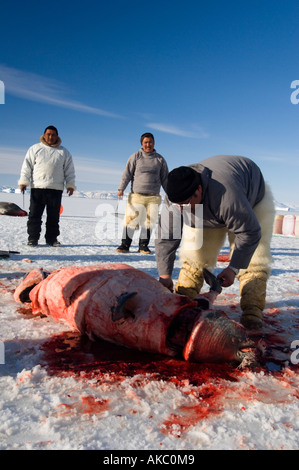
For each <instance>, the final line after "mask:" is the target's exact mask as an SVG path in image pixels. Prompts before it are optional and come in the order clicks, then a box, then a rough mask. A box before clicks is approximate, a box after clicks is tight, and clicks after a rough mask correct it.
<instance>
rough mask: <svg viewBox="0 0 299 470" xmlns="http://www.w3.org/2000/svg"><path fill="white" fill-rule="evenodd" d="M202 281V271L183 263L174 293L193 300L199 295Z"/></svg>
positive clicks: (193, 265)
mask: <svg viewBox="0 0 299 470" xmlns="http://www.w3.org/2000/svg"><path fill="white" fill-rule="evenodd" d="M203 281H204V279H203V274H202V269H201V268H200V267H198V266H196V265H195V264H192V263H187V262H186V261H184V263H183V266H182V268H181V270H180V274H179V278H178V282H177V285H176V293H177V294H180V295H186V296H187V297H189V299H193V298H194V297H195V296H196V295H197V294H199V292H200V290H201V288H202V285H203Z"/></svg>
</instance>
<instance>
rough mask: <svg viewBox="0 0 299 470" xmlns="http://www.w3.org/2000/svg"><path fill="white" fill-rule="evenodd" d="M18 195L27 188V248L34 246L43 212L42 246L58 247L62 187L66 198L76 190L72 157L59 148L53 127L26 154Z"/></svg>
mask: <svg viewBox="0 0 299 470" xmlns="http://www.w3.org/2000/svg"><path fill="white" fill-rule="evenodd" d="M18 184H19V186H20V189H21V192H24V191H25V190H26V187H27V186H29V185H30V186H31V191H30V208H29V217H28V223H27V232H28V245H29V246H36V245H37V244H38V240H39V237H40V232H41V226H42V215H43V212H44V210H45V208H47V221H46V233H45V239H46V243H47V244H48V245H50V246H59V245H60V242H59V241H58V240H57V237H58V235H59V217H60V207H61V198H62V192H63V189H64V184H65V185H66V189H67V193H68V195H69V196H71V195H72V194H73V191H74V190H75V189H76V186H75V169H74V164H73V159H72V155H71V154H70V152H69V151H68V150H67V149H66V148H65V147H63V146H62V145H61V139H60V137H59V136H58V131H57V129H56V127H54V126H48V127H47V128H46V129H45V131H44V134H43V135H42V136H41V137H40V142H39V143H38V144H35V145H32V146H31V147H30V148H29V150H28V152H27V153H26V156H25V159H24V162H23V165H22V169H21V176H20V179H19V181H18Z"/></svg>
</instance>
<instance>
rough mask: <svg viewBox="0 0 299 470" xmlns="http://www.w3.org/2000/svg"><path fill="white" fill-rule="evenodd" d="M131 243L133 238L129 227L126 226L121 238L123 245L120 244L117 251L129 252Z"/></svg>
mask: <svg viewBox="0 0 299 470" xmlns="http://www.w3.org/2000/svg"><path fill="white" fill-rule="evenodd" d="M131 243H132V238H131V237H130V236H129V234H128V228H127V227H125V228H124V231H123V238H122V240H121V245H119V247H118V248H116V251H117V252H118V253H129V251H130V246H131Z"/></svg>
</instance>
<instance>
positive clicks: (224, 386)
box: [0, 193, 299, 451]
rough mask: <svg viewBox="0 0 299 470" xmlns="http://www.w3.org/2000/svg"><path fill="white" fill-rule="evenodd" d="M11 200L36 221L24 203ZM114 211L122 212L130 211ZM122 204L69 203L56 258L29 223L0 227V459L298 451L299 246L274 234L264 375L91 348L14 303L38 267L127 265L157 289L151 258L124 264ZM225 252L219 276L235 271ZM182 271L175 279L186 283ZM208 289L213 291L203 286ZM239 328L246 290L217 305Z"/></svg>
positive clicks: (260, 369) (99, 345)
mask: <svg viewBox="0 0 299 470" xmlns="http://www.w3.org/2000/svg"><path fill="white" fill-rule="evenodd" d="M1 199H2V200H3V201H9V202H14V203H16V204H18V205H19V206H21V207H22V208H24V209H25V210H28V205H29V196H28V195H26V196H25V205H27V208H26V207H23V204H22V203H23V201H22V197H21V195H18V194H4V193H1ZM122 204H123V206H122V205H120V206H118V207H117V212H122V213H123V211H124V204H125V202H124V201H123V203H122ZM115 208H116V201H112V200H111V201H110V200H106V201H103V200H96V199H88V198H76V197H72V198H68V197H64V198H63V213H62V216H61V224H60V226H61V235H60V237H59V240H60V241H61V243H62V246H61V247H59V248H54V247H48V246H46V244H45V241H44V239H43V234H44V229H43V232H42V238H41V240H40V244H39V246H38V247H35V248H32V247H28V246H27V245H26V242H27V234H26V223H27V218H26V217H20V218H19V217H9V216H0V235H1V238H0V250H6V251H9V250H10V251H17V252H19V253H10V256H9V257H8V258H1V259H0V291H1V298H0V449H2V450H5V449H20V450H21V449H36V450H37V449H48V450H57V449H102V450H108V449H109V450H116V449H118V450H142V449H150V450H181V451H184V450H185V451H187V450H202V449H297V448H298V447H299V433H298V427H299V416H298V399H299V392H298V385H299V380H298V363H299V350H298V349H296V348H297V347H298V346H299V316H298V314H299V298H298V291H299V289H298V287H299V285H298V282H299V272H298V271H299V266H298V256H299V238H296V237H292V236H283V235H274V236H273V239H272V255H273V269H272V275H271V278H270V280H269V282H268V290H267V303H266V309H265V326H264V328H263V330H262V331H261V332H260V333H259V334H257V333H256V332H255V333H254V334H251V337H252V339H253V340H254V341H255V342H256V344H257V345H258V348H259V351H260V353H261V360H260V363H259V364H258V366H256V367H254V368H253V367H248V368H245V369H238V368H235V367H233V366H231V365H230V364H225V365H223V364H222V365H218V364H213V365H212V364H195V363H190V362H186V361H183V360H180V359H178V358H171V357H166V356H163V355H160V354H149V353H145V352H142V353H141V352H139V351H136V350H131V349H127V348H124V347H120V346H116V345H113V344H110V343H107V342H104V341H96V342H91V341H90V340H89V339H88V338H87V337H85V336H80V335H79V333H77V332H74V331H72V330H70V329H69V328H68V327H67V326H65V325H61V324H58V323H55V322H54V321H52V320H51V319H50V318H48V317H43V316H38V317H33V316H32V315H31V313H30V310H28V309H26V308H23V307H22V306H21V305H19V304H17V303H16V302H15V301H14V299H13V293H14V290H15V289H16V287H17V286H18V285H19V284H20V282H21V281H22V279H23V277H24V275H25V274H26V273H27V272H29V271H31V270H32V269H35V268H43V269H45V270H47V271H52V270H54V269H57V268H60V267H62V266H88V265H93V264H98V263H127V264H129V265H131V266H133V267H135V268H138V269H140V270H142V271H144V272H146V273H148V274H150V275H151V276H153V277H155V278H157V270H156V263H155V256H154V243H153V239H152V241H151V245H150V247H151V249H152V251H153V254H152V255H144V254H139V253H137V248H138V247H137V238H136V239H135V240H134V241H133V246H132V249H131V252H130V253H129V254H126V255H124V254H119V253H116V251H115V249H116V247H117V246H118V244H119V241H120V236H121V218H118V217H116V216H115ZM227 251H228V247H224V249H223V250H222V253H221V256H220V257H219V258H218V263H217V267H216V269H215V273H216V274H217V271H218V272H219V270H220V269H222V268H223V267H224V266H225V265H226V263H227V256H226V254H227ZM179 266H180V264H179V260H177V261H176V264H175V270H174V280H176V279H177V277H178V273H179ZM204 290H208V286H204ZM215 306H216V307H217V309H220V310H223V311H224V312H225V313H226V314H227V315H228V316H229V317H230V318H232V319H233V320H237V321H238V320H239V317H240V308H239V296H238V281H236V282H235V285H234V286H232V287H230V288H228V289H223V291H222V293H221V294H220V295H219V296H218V298H217V299H216V302H215Z"/></svg>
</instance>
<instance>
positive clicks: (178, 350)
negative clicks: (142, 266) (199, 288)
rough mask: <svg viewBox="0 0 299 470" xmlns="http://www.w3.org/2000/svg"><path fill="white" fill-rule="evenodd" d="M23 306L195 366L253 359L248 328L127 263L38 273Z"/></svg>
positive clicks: (22, 289)
mask: <svg viewBox="0 0 299 470" xmlns="http://www.w3.org/2000/svg"><path fill="white" fill-rule="evenodd" d="M14 298H15V300H16V301H17V302H21V303H31V309H32V313H33V314H34V315H37V314H44V315H47V316H49V317H52V318H53V320H55V321H57V322H63V323H66V324H67V325H68V326H70V327H71V328H72V329H75V330H78V331H80V332H81V334H87V335H88V336H89V337H90V338H91V339H96V338H97V337H99V338H101V339H104V340H106V341H109V342H112V343H116V344H119V345H122V346H127V347H129V348H134V349H138V350H142V351H148V352H155V353H161V354H165V355H168V356H177V355H179V356H182V357H183V358H184V359H185V360H188V361H191V362H226V361H237V362H238V363H240V362H242V360H243V359H244V358H245V357H246V356H247V351H246V352H244V351H243V350H245V348H248V347H249V341H248V338H247V335H246V332H245V329H244V328H243V327H242V326H241V325H239V324H238V323H236V322H234V321H232V320H230V319H229V318H228V317H227V316H226V315H225V314H224V313H222V312H217V311H214V310H212V309H211V308H210V305H209V302H207V303H208V305H207V306H206V307H205V308H206V310H204V309H203V308H200V307H199V306H198V303H197V301H191V300H190V299H189V298H188V297H185V296H181V295H177V294H173V293H171V292H170V291H169V290H167V289H166V288H165V287H164V286H163V285H162V284H161V283H159V282H158V281H157V280H156V279H154V278H153V277H151V276H149V275H148V274H146V273H144V272H142V271H140V270H138V269H135V268H133V267H131V266H128V265H126V264H106V265H105V264H102V265H93V266H84V267H76V266H71V267H65V268H61V269H58V270H56V271H53V272H52V273H51V274H49V275H47V274H45V273H44V272H43V271H42V270H38V269H35V270H33V271H31V273H29V274H28V275H27V276H26V278H25V279H24V280H23V282H22V283H21V285H20V286H19V287H18V288H17V289H16V291H15V294H14Z"/></svg>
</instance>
